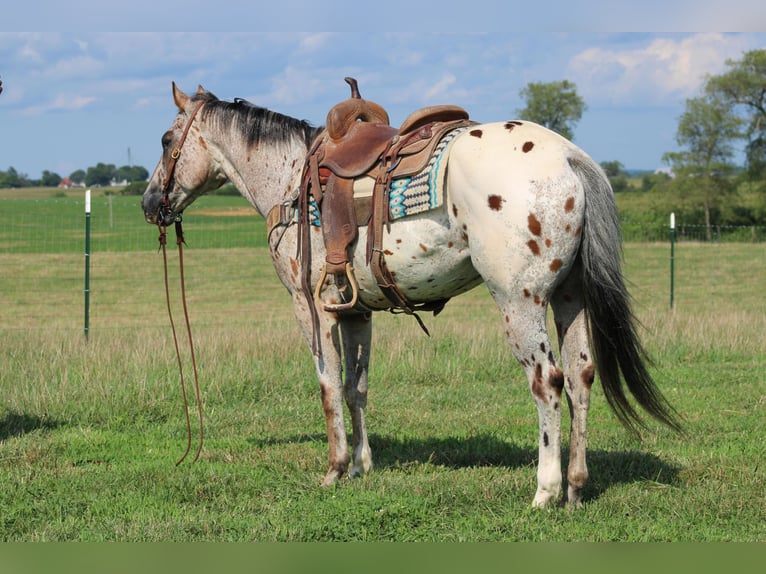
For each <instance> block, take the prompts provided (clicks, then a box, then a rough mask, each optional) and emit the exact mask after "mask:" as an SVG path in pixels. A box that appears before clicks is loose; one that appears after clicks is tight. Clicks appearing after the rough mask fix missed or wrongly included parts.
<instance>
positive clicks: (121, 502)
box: [0, 196, 766, 542]
mask: <svg viewBox="0 0 766 574" xmlns="http://www.w3.org/2000/svg"><path fill="white" fill-rule="evenodd" d="M24 201H29V202H31V201H39V202H40V205H39V206H33V205H32V204H31V203H23V202H24ZM110 201H111V204H110ZM19 202H22V203H19ZM53 204H57V205H53ZM52 205H53V206H52ZM110 207H111V210H112V211H111V220H112V221H111V224H107V222H108V221H109V219H110V218H109V213H110V211H109V208H110ZM96 209H97V210H96ZM68 210H71V216H67V217H66V218H65V219H64V221H65V223H57V224H56V225H57V226H58V227H57V229H59V231H56V232H55V233H54V232H51V233H52V235H53V236H56V235H58V236H67V235H71V237H72V240H71V243H65V244H66V245H69V247H66V248H63V249H60V250H59V252H53V253H50V252H48V253H46V252H43V251H46V250H47V251H50V250H51V248H47V249H43V248H42V247H39V246H35V245H27V246H26V247H23V246H20V245H19V243H23V242H30V243H34V242H35V238H37V237H39V235H40V234H45V233H48V232H47V231H45V229H46V226H49V222H50V221H51V220H52V219H53V218H54V214H56V213H58V214H61V213H70V211H68ZM22 216H23V217H25V218H26V219H24V220H23V221H24V222H25V223H24V225H26V226H28V227H29V229H28V231H27V232H26V235H25V236H24V237H25V238H26V239H18V237H19V234H18V233H15V234H14V233H11V232H10V229H11V228H13V226H14V225H15V224H16V222H19V221H21V220H22ZM58 220H60V218H59V219H57V221H58ZM0 224H2V225H1V226H0V230H2V233H3V234H4V235H3V236H2V238H0V265H1V266H2V267H1V268H2V269H3V271H2V276H1V279H0V297H1V299H0V302H1V303H2V305H1V307H2V309H0V377H1V378H0V397H1V398H0V483H1V484H2V487H1V488H0V540H3V541H63V540H67V541H69V540H85V541H100V540H120V541H200V540H214V541H256V540H257V541H318V540H322V541H338V540H345V541H352V540H353V541H384V540H396V541H458V540H465V541H515V540H523V541H607V540H619V541H759V542H766V502H764V501H766V476H765V473H764V465H763V461H764V459H765V458H766V456H765V455H766V443H764V441H763V437H764V436H766V428H765V426H766V425H765V424H764V421H765V420H766V417H764V414H765V413H764V410H765V406H766V405H765V404H764V403H765V402H766V381H765V380H764V374H763V372H764V367H766V337H765V336H764V335H765V334H766V300H765V299H764V297H763V288H762V286H763V285H764V284H766V246H764V244H753V245H744V246H743V245H742V244H726V243H721V244H717V245H715V246H711V245H701V244H694V243H683V244H679V245H678V246H677V251H676V268H677V289H676V305H675V307H674V309H673V310H672V311H671V310H670V309H669V305H668V273H667V269H668V245H667V244H660V243H642V244H639V243H629V244H627V245H626V248H625V259H626V274H627V276H628V279H629V281H630V282H631V285H632V292H633V294H634V296H635V298H636V310H637V314H638V316H639V318H640V319H641V321H642V323H643V325H644V339H645V342H646V345H647V347H648V349H649V351H650V353H651V354H652V355H653V357H654V359H655V363H654V366H653V367H652V369H653V373H654V374H655V376H656V378H657V381H658V383H659V385H660V386H661V387H662V389H663V391H664V392H665V393H666V394H667V396H668V397H669V399H670V400H671V402H672V403H673V404H674V405H676V406H677V408H678V409H679V410H680V411H681V412H682V413H683V415H684V417H685V419H686V427H687V430H688V436H686V437H680V436H677V435H674V434H672V433H671V432H669V431H667V430H665V429H662V428H655V427H653V429H652V432H649V433H647V434H646V435H645V436H644V437H643V440H641V441H639V440H637V439H635V438H633V437H631V436H630V435H629V434H628V433H626V431H624V430H623V429H622V428H621V427H620V426H619V425H618V424H617V423H616V421H615V418H614V417H613V416H612V415H611V414H610V412H609V411H608V409H607V407H606V404H605V401H604V398H603V394H602V393H601V392H600V390H596V392H594V397H593V406H592V411H591V413H592V414H591V418H590V421H591V425H590V440H589V444H590V448H589V456H590V458H589V468H590V471H591V482H590V483H589V486H588V488H587V491H586V504H585V507H584V508H583V509H581V510H578V511H575V512H570V511H565V510H558V509H554V510H551V511H533V510H532V509H531V508H530V504H531V499H532V496H533V494H534V490H535V465H536V456H537V453H536V443H537V434H536V433H537V424H536V417H537V415H536V412H535V409H534V406H533V403H532V400H531V398H530V396H529V391H528V390H527V388H526V382H525V381H524V380H523V376H522V371H521V369H520V368H519V367H518V366H517V365H516V364H515V361H514V360H513V358H512V356H511V353H510V351H509V350H508V349H507V347H506V344H505V343H504V341H503V340H502V333H501V324H500V320H499V318H498V316H497V313H496V311H495V309H494V307H493V304H492V302H491V301H490V299H489V297H488V295H487V294H486V290H485V289H484V288H481V287H480V288H477V289H475V290H474V291H472V292H471V293H469V294H467V295H465V296H463V297H461V298H458V299H456V300H455V301H453V302H451V303H450V304H449V305H447V307H446V309H445V311H444V312H443V313H442V314H441V315H440V316H439V317H438V318H431V317H427V318H426V322H427V324H428V326H429V328H430V330H431V332H432V337H431V338H430V339H429V338H427V337H425V336H424V335H423V334H422V332H421V331H420V329H419V328H418V326H417V325H416V324H415V322H414V320H412V319H410V318H407V317H402V316H391V315H388V314H382V315H378V316H376V332H375V336H374V337H375V338H374V341H375V346H374V355H373V363H372V372H371V390H370V403H369V408H368V424H369V428H370V432H371V443H372V448H373V454H374V457H375V464H376V467H375V470H374V472H373V473H371V474H370V475H368V476H366V477H364V478H363V479H359V480H354V481H349V482H346V483H343V484H341V485H339V486H338V487H336V488H331V489H320V488H319V487H318V484H319V482H320V480H321V478H322V477H323V475H324V471H325V470H326V457H327V448H326V438H325V431H324V422H323V416H322V410H321V403H320V399H319V393H318V385H317V383H316V379H315V376H314V372H313V367H312V365H311V361H310V358H309V352H308V350H307V348H306V346H305V345H304V344H303V342H302V340H301V339H300V337H299V335H298V331H297V327H295V326H294V324H293V321H292V312H291V309H290V304H289V299H288V297H287V294H286V292H285V290H284V288H283V287H282V286H281V285H279V284H278V283H277V281H276V279H275V276H274V273H273V271H272V270H271V265H270V261H269V258H268V255H267V253H266V251H265V249H264V248H263V245H264V243H265V241H264V237H263V226H262V221H261V220H260V218H257V217H255V216H252V215H243V213H242V211H241V203H239V202H238V201H237V200H235V199H233V198H206V199H205V200H204V201H202V202H200V205H199V207H198V211H197V212H191V211H190V212H189V214H188V217H187V219H186V230H187V239H188V241H189V243H190V247H189V248H188V249H187V251H186V261H187V266H188V267H187V278H188V291H189V295H190V302H189V305H190V312H191V315H192V321H193V328H194V336H195V343H196V344H197V359H198V364H199V368H200V369H199V372H200V381H201V385H202V391H203V402H204V416H205V433H206V438H205V448H204V451H203V453H202V457H201V460H200V461H199V462H198V463H196V464H193V465H192V464H187V463H184V464H182V465H181V466H179V467H176V466H174V463H175V461H176V459H177V458H178V457H179V456H180V455H181V453H182V452H183V449H184V447H185V444H186V429H185V424H184V419H183V412H182V407H181V398H180V389H179V384H178V373H177V368H176V364H175V356H174V351H173V348H172V341H171V338H170V331H169V327H168V322H167V317H166V311H165V302H164V295H163V291H162V276H161V259H160V257H159V255H158V254H157V253H156V247H155V245H156V233H155V231H154V230H152V229H151V227H149V226H146V225H145V224H143V223H142V222H141V218H140V213H139V210H138V198H121V197H113V199H112V200H110V199H109V198H108V197H106V196H98V197H96V198H94V219H93V229H94V235H95V234H98V237H97V238H96V237H94V246H95V248H96V249H95V251H94V255H93V260H94V261H93V263H94V275H93V279H94V284H93V297H92V301H93V304H94V306H93V310H92V314H93V317H92V325H91V331H90V336H89V338H88V340H87V341H86V340H85V338H84V336H83V334H82V302H81V301H82V260H83V257H82V235H81V231H78V230H81V229H82V201H81V198H79V197H77V196H72V197H69V198H50V199H45V198H36V199H34V200H33V199H32V198H14V199H10V198H6V199H5V200H4V201H0ZM78 234H79V235H78ZM132 237H136V239H130V240H128V239H127V238H132ZM711 249H713V250H715V251H713V255H712V256H711V251H710V250H711ZM172 263H174V260H171V267H173V265H172ZM175 308H176V310H177V312H178V311H180V307H178V305H176V307H175ZM187 359H188V357H187ZM188 369H189V367H188V366H187V371H188ZM566 427H567V424H566V422H565V428H566Z"/></svg>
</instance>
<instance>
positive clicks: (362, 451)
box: [341, 315, 372, 478]
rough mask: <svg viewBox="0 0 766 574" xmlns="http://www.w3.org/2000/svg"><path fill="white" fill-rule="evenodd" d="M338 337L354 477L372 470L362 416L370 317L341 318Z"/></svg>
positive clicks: (364, 405)
mask: <svg viewBox="0 0 766 574" xmlns="http://www.w3.org/2000/svg"><path fill="white" fill-rule="evenodd" d="M341 337H342V340H343V356H344V362H345V371H346V372H345V382H344V385H343V394H344V396H345V399H346V405H347V406H348V409H349V412H350V413H351V425H352V433H353V435H352V436H353V457H352V461H353V464H352V467H351V470H350V472H349V476H350V477H352V478H353V477H356V476H361V475H363V474H366V473H368V472H370V471H371V470H372V452H371V450H370V444H369V439H368V437H367V425H366V423H365V417H364V409H365V408H366V406H367V377H368V373H369V364H370V344H371V339H372V319H371V318H370V317H367V316H364V315H354V316H350V317H345V318H343V319H342V320H341Z"/></svg>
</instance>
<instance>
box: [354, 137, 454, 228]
mask: <svg viewBox="0 0 766 574" xmlns="http://www.w3.org/2000/svg"><path fill="white" fill-rule="evenodd" d="M467 129H468V127H461V128H456V129H454V130H452V131H449V132H447V133H446V134H445V135H444V137H443V138H442V139H441V141H440V142H439V143H438V145H437V146H436V148H435V149H434V153H433V155H432V156H431V159H430V160H429V161H428V164H426V167H425V168H424V169H423V171H421V172H420V173H417V174H415V175H413V176H410V177H402V178H396V179H393V180H392V181H391V189H390V190H389V209H390V212H391V219H392V220H393V219H400V218H402V217H407V216H408V215H415V214H417V213H422V212H424V211H429V210H431V209H436V208H437V207H439V206H440V205H442V203H444V175H445V173H446V167H447V159H448V157H449V155H448V154H447V151H448V150H449V147H450V144H451V143H452V142H453V141H454V140H455V138H456V137H457V136H459V135H460V134H462V133H463V132H464V131H465V130H467ZM374 186H375V180H374V179H373V178H372V177H367V176H365V177H360V178H358V179H356V180H355V181H354V200H355V201H357V202H358V201H359V200H361V201H364V200H366V199H369V198H371V197H372V190H373V187H374Z"/></svg>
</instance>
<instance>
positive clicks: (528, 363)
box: [490, 289, 564, 508]
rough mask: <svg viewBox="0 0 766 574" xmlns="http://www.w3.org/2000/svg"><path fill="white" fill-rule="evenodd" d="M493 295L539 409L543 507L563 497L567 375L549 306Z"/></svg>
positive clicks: (537, 503) (538, 502) (539, 500)
mask: <svg viewBox="0 0 766 574" xmlns="http://www.w3.org/2000/svg"><path fill="white" fill-rule="evenodd" d="M490 290H491V289H490ZM493 295H494V293H493ZM494 296H495V301H496V302H497V303H498V306H499V307H500V311H501V313H502V314H503V318H504V324H505V333H506V336H507V338H508V342H509V343H510V345H511V349H512V350H513V353H514V355H515V357H516V359H517V360H518V361H519V363H520V364H521V366H522V367H523V368H524V372H525V373H526V376H527V381H528V383H529V389H530V391H531V393H532V397H533V399H534V401H535V405H536V406H537V414H538V423H539V436H538V452H539V462H538V468H537V492H536V493H535V498H534V500H533V502H532V505H533V506H534V507H538V508H542V507H545V506H547V505H548V504H549V503H550V502H551V501H553V500H557V499H558V498H559V497H560V495H561V390H562V387H563V384H564V375H563V372H562V370H561V369H560V368H559V367H558V366H557V364H556V359H555V357H554V355H553V349H552V346H551V342H550V338H549V336H548V332H547V330H546V326H545V315H546V309H547V304H546V303H545V302H544V301H537V302H534V301H533V300H531V299H527V298H525V299H520V300H512V301H506V302H503V301H499V300H498V297H497V295H494Z"/></svg>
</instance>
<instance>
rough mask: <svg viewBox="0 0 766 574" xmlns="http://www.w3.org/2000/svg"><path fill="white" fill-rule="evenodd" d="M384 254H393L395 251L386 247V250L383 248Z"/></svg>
mask: <svg viewBox="0 0 766 574" xmlns="http://www.w3.org/2000/svg"><path fill="white" fill-rule="evenodd" d="M383 254H384V255H393V254H394V252H393V251H390V250H388V249H384V250H383Z"/></svg>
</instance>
